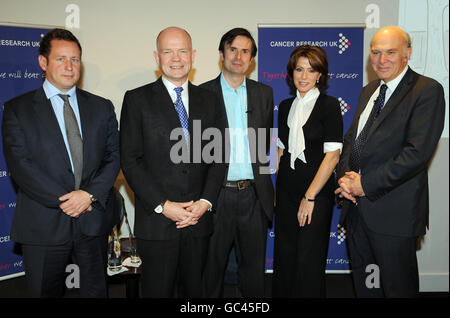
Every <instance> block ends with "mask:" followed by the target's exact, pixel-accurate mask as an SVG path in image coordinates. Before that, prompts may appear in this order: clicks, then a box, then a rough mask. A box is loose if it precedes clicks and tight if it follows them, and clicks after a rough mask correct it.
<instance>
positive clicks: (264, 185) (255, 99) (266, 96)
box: [200, 75, 274, 222]
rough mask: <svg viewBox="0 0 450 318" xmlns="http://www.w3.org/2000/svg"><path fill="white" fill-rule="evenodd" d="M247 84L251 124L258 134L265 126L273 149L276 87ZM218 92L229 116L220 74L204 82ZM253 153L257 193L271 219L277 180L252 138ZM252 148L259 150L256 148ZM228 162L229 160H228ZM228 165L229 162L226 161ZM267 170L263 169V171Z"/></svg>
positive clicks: (203, 85)
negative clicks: (261, 157) (260, 158)
mask: <svg viewBox="0 0 450 318" xmlns="http://www.w3.org/2000/svg"><path fill="white" fill-rule="evenodd" d="M246 81H247V82H246V85H247V109H248V112H247V114H248V116H247V122H248V124H247V125H248V128H253V129H254V130H255V132H256V134H257V135H258V128H265V129H266V135H265V139H266V140H265V147H266V148H265V151H266V152H268V151H269V150H270V140H271V131H270V129H271V128H273V90H272V88H271V87H270V86H267V85H264V84H262V83H259V82H256V81H254V80H251V79H248V78H247V79H246ZM200 87H204V88H206V89H208V90H210V91H213V92H215V93H216V94H217V96H218V97H219V100H220V106H221V108H222V109H223V112H224V113H225V116H226V109H225V102H224V99H223V93H222V86H221V84H220V75H219V76H218V77H217V78H215V79H213V80H211V81H208V82H206V83H203V84H201V85H200ZM226 127H227V128H228V120H226ZM249 146H250V154H251V160H252V170H253V176H254V182H255V186H256V193H257V195H258V199H259V200H260V202H261V205H262V207H263V210H264V213H265V214H266V216H267V218H268V220H269V221H270V222H271V221H272V217H273V196H274V191H273V184H272V179H271V174H270V173H269V171H270V169H269V164H268V163H261V162H260V160H258V158H255V156H256V157H257V155H258V153H259V149H258V145H257V144H256V145H255V140H253V139H252V138H249ZM252 149H254V150H256V151H252ZM227 162H228V161H227ZM226 167H227V168H228V165H226ZM261 172H263V173H261ZM227 175H228V169H227V170H226V171H225V175H224V177H225V180H226V178H227Z"/></svg>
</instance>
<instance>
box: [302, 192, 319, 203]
mask: <svg viewBox="0 0 450 318" xmlns="http://www.w3.org/2000/svg"><path fill="white" fill-rule="evenodd" d="M303 197H304V198H305V200H306V201H308V202H314V201H316V199H311V198H308V197H307V196H306V194H305V195H304V196H303Z"/></svg>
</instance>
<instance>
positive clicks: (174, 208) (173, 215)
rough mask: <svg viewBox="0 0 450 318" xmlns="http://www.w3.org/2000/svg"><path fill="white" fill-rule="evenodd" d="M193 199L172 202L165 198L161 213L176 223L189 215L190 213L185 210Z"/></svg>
mask: <svg viewBox="0 0 450 318" xmlns="http://www.w3.org/2000/svg"><path fill="white" fill-rule="evenodd" d="M193 203H194V201H189V202H172V201H169V200H167V201H166V203H164V207H163V214H164V216H165V217H166V218H168V219H171V220H172V221H174V222H176V223H178V222H182V221H184V220H186V219H188V218H190V217H191V213H190V212H188V211H187V210H186V208H188V207H190V206H191V205H192V204H193Z"/></svg>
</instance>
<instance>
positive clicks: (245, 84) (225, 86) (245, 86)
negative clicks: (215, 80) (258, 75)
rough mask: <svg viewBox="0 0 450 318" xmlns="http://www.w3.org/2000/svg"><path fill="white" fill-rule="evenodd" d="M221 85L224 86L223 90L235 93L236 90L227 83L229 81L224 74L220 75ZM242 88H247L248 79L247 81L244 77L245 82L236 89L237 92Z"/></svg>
mask: <svg viewBox="0 0 450 318" xmlns="http://www.w3.org/2000/svg"><path fill="white" fill-rule="evenodd" d="M220 84H221V85H222V88H223V89H227V90H233V91H234V88H232V87H231V86H230V85H229V84H228V82H227V80H226V79H225V76H224V75H223V73H220ZM241 88H247V79H246V78H245V77H244V80H243V81H242V84H241V85H239V86H238V87H237V88H236V91H237V90H239V89H241Z"/></svg>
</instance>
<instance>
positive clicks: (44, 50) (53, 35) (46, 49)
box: [39, 28, 81, 59]
mask: <svg viewBox="0 0 450 318" xmlns="http://www.w3.org/2000/svg"><path fill="white" fill-rule="evenodd" d="M52 40H64V41H69V42H75V43H76V44H77V45H78V48H79V49H80V56H81V45H80V42H79V41H78V39H77V38H76V37H75V35H73V34H72V32H70V31H68V30H64V29H58V28H56V29H52V30H50V31H49V32H48V33H47V34H46V35H44V37H43V38H42V40H41V42H40V44H39V55H42V56H44V57H45V58H47V59H48V56H49V55H50V50H51V42H52Z"/></svg>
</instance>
